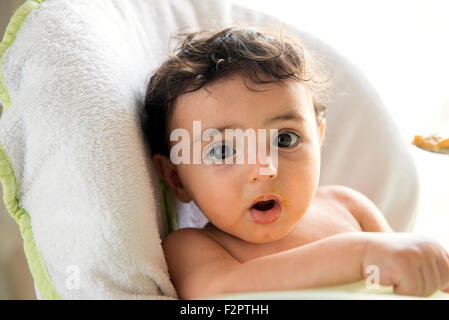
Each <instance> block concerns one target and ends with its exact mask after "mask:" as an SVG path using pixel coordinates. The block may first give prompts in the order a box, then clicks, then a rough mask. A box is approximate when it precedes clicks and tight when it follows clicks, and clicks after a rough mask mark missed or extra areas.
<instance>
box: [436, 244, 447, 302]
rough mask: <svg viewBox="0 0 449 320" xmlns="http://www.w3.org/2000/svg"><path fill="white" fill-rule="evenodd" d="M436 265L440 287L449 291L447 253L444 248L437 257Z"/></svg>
mask: <svg viewBox="0 0 449 320" xmlns="http://www.w3.org/2000/svg"><path fill="white" fill-rule="evenodd" d="M443 250H444V249H443ZM435 262H436V265H437V268H438V273H439V274H440V279H441V289H442V290H443V291H444V292H446V293H449V254H448V252H447V251H446V250H444V253H443V256H442V257H437V259H436V261H435Z"/></svg>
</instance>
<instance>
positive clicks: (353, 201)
mask: <svg viewBox="0 0 449 320" xmlns="http://www.w3.org/2000/svg"><path fill="white" fill-rule="evenodd" d="M317 197H320V198H321V199H324V200H323V201H334V202H337V203H339V204H340V205H342V206H344V207H345V208H346V209H347V210H348V211H349V212H350V213H351V214H352V215H353V216H354V218H355V219H356V220H357V221H358V222H359V224H360V226H361V227H362V229H363V231H373V232H376V231H377V232H391V231H393V230H392V228H391V227H390V226H389V224H388V222H387V220H386V219H385V217H384V215H383V214H382V212H381V211H380V210H379V208H378V207H377V206H376V205H375V204H374V202H373V201H371V199H369V198H368V197H367V196H365V195H364V194H363V193H361V192H359V191H357V190H355V189H352V188H349V187H346V186H343V185H328V186H321V187H319V188H318V190H317Z"/></svg>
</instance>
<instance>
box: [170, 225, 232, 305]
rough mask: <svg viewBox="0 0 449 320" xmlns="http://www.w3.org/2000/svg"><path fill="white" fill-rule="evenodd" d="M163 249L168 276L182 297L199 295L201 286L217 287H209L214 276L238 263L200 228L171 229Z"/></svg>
mask: <svg viewBox="0 0 449 320" xmlns="http://www.w3.org/2000/svg"><path fill="white" fill-rule="evenodd" d="M163 249H164V254H165V259H166V261H167V265H168V269H169V272H170V276H171V279H172V281H173V283H174V285H175V287H176V290H177V292H178V294H179V296H180V297H181V299H188V298H189V297H191V296H198V295H200V294H201V292H200V291H201V290H203V289H202V288H208V287H211V288H215V287H217V286H218V285H215V286H213V285H212V286H209V285H210V284H211V283H213V281H215V280H214V279H215V278H216V275H217V274H220V273H223V272H227V270H230V269H231V268H233V267H234V266H235V265H237V264H238V261H236V260H235V259H234V257H232V256H231V255H230V254H229V253H228V252H227V251H226V250H225V249H224V248H223V247H222V246H221V245H219V244H218V243H217V242H216V241H214V240H213V239H212V238H211V237H209V236H208V235H207V232H206V231H204V230H202V229H195V228H184V229H180V230H177V231H174V232H172V233H171V234H170V235H168V236H167V238H166V239H165V240H164V241H163ZM214 275H215V276H214ZM203 291H204V290H203ZM202 293H204V292H202Z"/></svg>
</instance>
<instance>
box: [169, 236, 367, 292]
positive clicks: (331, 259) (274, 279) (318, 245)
mask: <svg viewBox="0 0 449 320" xmlns="http://www.w3.org/2000/svg"><path fill="white" fill-rule="evenodd" d="M366 245H367V237H363V236H362V233H361V232H355V233H344V234H339V235H336V236H332V237H329V238H326V239H322V240H319V241H316V242H313V243H311V244H308V245H305V246H302V247H298V248H294V249H290V250H287V251H283V252H279V253H276V254H273V255H269V256H264V257H261V258H257V259H254V260H250V261H248V262H245V263H240V262H238V261H237V260H236V259H234V257H232V256H231V255H230V254H229V253H228V252H227V251H226V250H225V249H224V248H223V247H221V246H220V245H219V244H218V243H217V242H215V241H214V240H213V239H211V238H210V237H209V236H208V235H207V234H206V233H205V232H204V231H202V230H200V229H190V228H187V229H181V230H178V231H176V232H174V233H172V234H170V235H169V236H168V237H167V239H166V240H165V242H164V251H165V255H166V260H167V264H168V267H169V270H170V275H171V277H172V281H173V283H174V285H175V287H176V290H177V292H178V295H179V297H180V298H181V299H196V298H200V297H203V296H210V295H215V294H222V293H233V292H252V291H253V292H254V291H273V290H295V289H304V288H312V287H319V286H328V285H336V284H341V283H345V282H352V281H357V280H360V279H362V278H363V272H362V264H363V256H364V251H365V247H366Z"/></svg>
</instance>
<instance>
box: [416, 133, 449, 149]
mask: <svg viewBox="0 0 449 320" xmlns="http://www.w3.org/2000/svg"><path fill="white" fill-rule="evenodd" d="M412 144H413V145H415V146H417V147H419V148H422V149H426V150H432V151H439V150H441V149H448V148H449V139H444V140H443V138H442V137H439V136H435V135H432V136H429V137H423V136H415V138H414V139H413V142H412Z"/></svg>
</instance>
